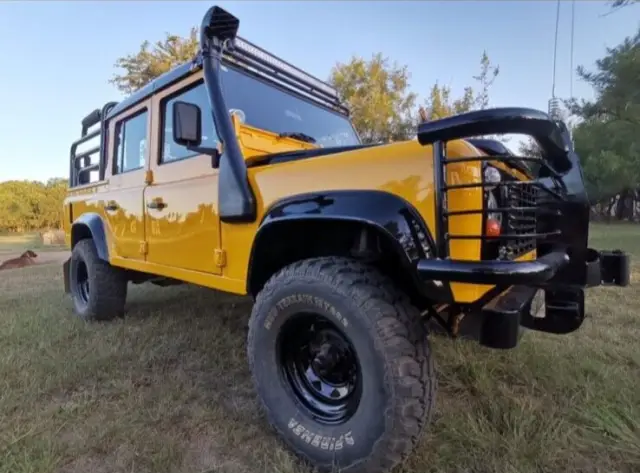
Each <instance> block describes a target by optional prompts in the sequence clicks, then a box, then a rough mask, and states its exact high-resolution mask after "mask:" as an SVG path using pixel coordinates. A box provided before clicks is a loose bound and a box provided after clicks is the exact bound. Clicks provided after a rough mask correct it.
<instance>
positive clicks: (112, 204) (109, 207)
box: [104, 200, 118, 212]
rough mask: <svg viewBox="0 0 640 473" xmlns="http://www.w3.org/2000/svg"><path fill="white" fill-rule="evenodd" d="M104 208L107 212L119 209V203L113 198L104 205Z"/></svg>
mask: <svg viewBox="0 0 640 473" xmlns="http://www.w3.org/2000/svg"><path fill="white" fill-rule="evenodd" d="M104 209H105V210H106V211H107V212H113V211H114V210H118V204H117V203H115V202H114V201H113V200H110V201H109V202H107V205H105V206H104Z"/></svg>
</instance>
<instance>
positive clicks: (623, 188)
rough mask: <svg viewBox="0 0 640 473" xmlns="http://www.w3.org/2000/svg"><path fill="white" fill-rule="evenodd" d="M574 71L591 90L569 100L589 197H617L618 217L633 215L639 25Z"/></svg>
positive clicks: (639, 172)
mask: <svg viewBox="0 0 640 473" xmlns="http://www.w3.org/2000/svg"><path fill="white" fill-rule="evenodd" d="M595 66H596V67H595V71H587V70H586V69H585V68H584V67H579V68H578V75H579V76H580V78H581V79H583V80H584V81H585V82H587V83H589V84H590V85H591V86H592V87H593V88H594V91H595V95H596V98H595V100H593V101H585V100H582V101H580V102H578V101H577V100H570V101H567V107H568V109H569V110H570V111H571V113H573V114H574V115H576V116H577V117H578V118H579V119H580V122H579V123H578V124H577V125H576V126H575V128H574V141H575V147H576V151H577V152H578V153H579V154H580V156H581V158H582V161H583V166H584V173H585V179H586V181H587V185H588V191H589V193H590V197H591V199H592V201H610V200H611V199H617V200H616V202H617V208H616V215H617V217H618V218H625V217H630V216H632V213H633V209H632V208H630V205H629V203H630V201H631V202H632V201H633V198H635V197H636V195H637V193H638V187H639V183H640V93H639V92H638V77H640V29H639V30H638V31H637V32H636V34H635V36H633V37H628V38H625V40H624V41H623V42H622V43H621V44H620V45H618V46H616V47H614V48H607V52H606V55H605V56H604V57H603V58H601V59H598V60H597V61H596V64H595Z"/></svg>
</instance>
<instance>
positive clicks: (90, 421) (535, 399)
mask: <svg viewBox="0 0 640 473" xmlns="http://www.w3.org/2000/svg"><path fill="white" fill-rule="evenodd" d="M1 245H2V243H1V242H0V247H1ZM592 245H593V246H596V247H601V248H612V247H613V248H624V249H626V250H627V251H630V252H631V253H632V254H633V255H634V258H635V261H634V266H633V275H632V280H634V281H638V276H639V275H640V263H639V262H640V226H610V227H609V226H596V227H594V229H593V230H592ZM0 259H1V258H0ZM60 273H61V272H60V267H59V266H58V265H41V266H36V267H30V268H26V269H19V270H13V271H4V272H0V354H1V356H0V473H9V472H10V473H23V472H37V473H47V472H82V473H85V472H92V473H103V472H125V471H126V472H154V473H160V472H193V473H203V472H234V473H236V472H269V473H289V472H294V471H295V472H306V471H307V470H306V469H305V468H304V467H303V466H302V465H300V464H299V463H298V462H297V461H296V459H295V458H293V457H292V456H290V455H289V454H288V453H287V450H286V449H285V448H284V447H283V446H282V445H281V444H280V442H279V441H278V439H277V438H276V437H275V436H274V435H273V434H272V433H271V431H270V430H269V428H268V426H267V424H266V422H265V419H264V417H263V416H262V414H261V413H260V411H259V410H258V407H257V403H256V398H255V394H254V391H253V388H252V385H251V383H250V378H249V372H248V368H247V363H246V360H245V351H244V341H245V336H246V331H247V330H246V323H247V317H248V314H249V311H250V307H251V301H250V300H248V299H245V298H239V297H232V296H228V295H222V294H218V293H215V292H213V291H209V290H206V289H202V288H198V287H190V286H178V287H173V288H166V289H162V288H156V287H153V286H151V287H147V286H140V287H133V288H132V289H131V291H130V297H129V303H128V316H127V318H126V319H125V320H123V321H118V322H115V323H107V324H85V323H82V322H81V321H80V320H77V319H76V318H74V317H73V315H72V313H71V305H70V302H69V301H68V299H67V298H66V297H65V295H64V294H63V291H62V279H61V274H60ZM587 311H588V319H587V320H586V321H585V323H584V325H583V327H582V328H581V329H580V330H579V331H578V332H576V333H574V334H571V335H567V336H552V335H545V334H540V333H533V332H528V333H526V334H525V336H524V338H523V340H522V342H521V344H520V346H519V347H518V348H516V349H514V350H511V351H506V352H500V351H492V350H489V349H484V348H480V347H478V346H476V345H475V344H473V343H471V342H464V341H457V342H453V341H450V340H447V339H444V338H440V337H433V338H432V340H433V341H432V343H433V346H434V351H435V355H436V362H437V371H438V379H439V392H438V395H437V410H436V414H435V417H434V421H433V423H432V425H431V428H430V429H429V430H428V432H427V434H426V435H425V436H424V438H423V440H422V443H421V445H420V448H419V449H418V450H417V451H416V453H415V454H414V455H413V456H412V457H411V458H410V459H409V460H408V462H407V463H406V464H405V466H404V470H402V471H404V472H407V473H408V472H415V473H418V472H420V473H422V472H478V473H479V472H483V473H484V472H496V473H498V472H500V473H503V472H508V473H528V472H531V473H533V472H593V473H596V472H603V473H604V472H607V473H609V472H638V471H640V345H639V344H638V339H639V338H640V293H639V292H638V291H637V289H636V288H635V287H630V288H626V289H615V288H598V289H593V290H590V292H589V298H588V308H587Z"/></svg>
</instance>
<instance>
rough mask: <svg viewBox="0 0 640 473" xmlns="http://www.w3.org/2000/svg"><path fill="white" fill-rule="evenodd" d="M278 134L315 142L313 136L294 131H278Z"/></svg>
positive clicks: (283, 136)
mask: <svg viewBox="0 0 640 473" xmlns="http://www.w3.org/2000/svg"><path fill="white" fill-rule="evenodd" d="M278 136H279V137H280V138H293V139H294V140H300V141H306V142H307V143H314V144H315V142H316V139H315V138H314V137H313V136H309V135H307V134H305V133H300V132H296V131H285V132H284V133H280V134H279V135H278Z"/></svg>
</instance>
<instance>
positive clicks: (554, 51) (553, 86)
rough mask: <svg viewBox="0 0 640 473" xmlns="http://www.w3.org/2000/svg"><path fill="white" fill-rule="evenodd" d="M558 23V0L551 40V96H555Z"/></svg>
mask: <svg viewBox="0 0 640 473" xmlns="http://www.w3.org/2000/svg"><path fill="white" fill-rule="evenodd" d="M559 25H560V0H558V4H557V8H556V38H555V40H554V42H553V81H552V82H551V98H554V97H555V96H556V62H557V58H558V27H559Z"/></svg>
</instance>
